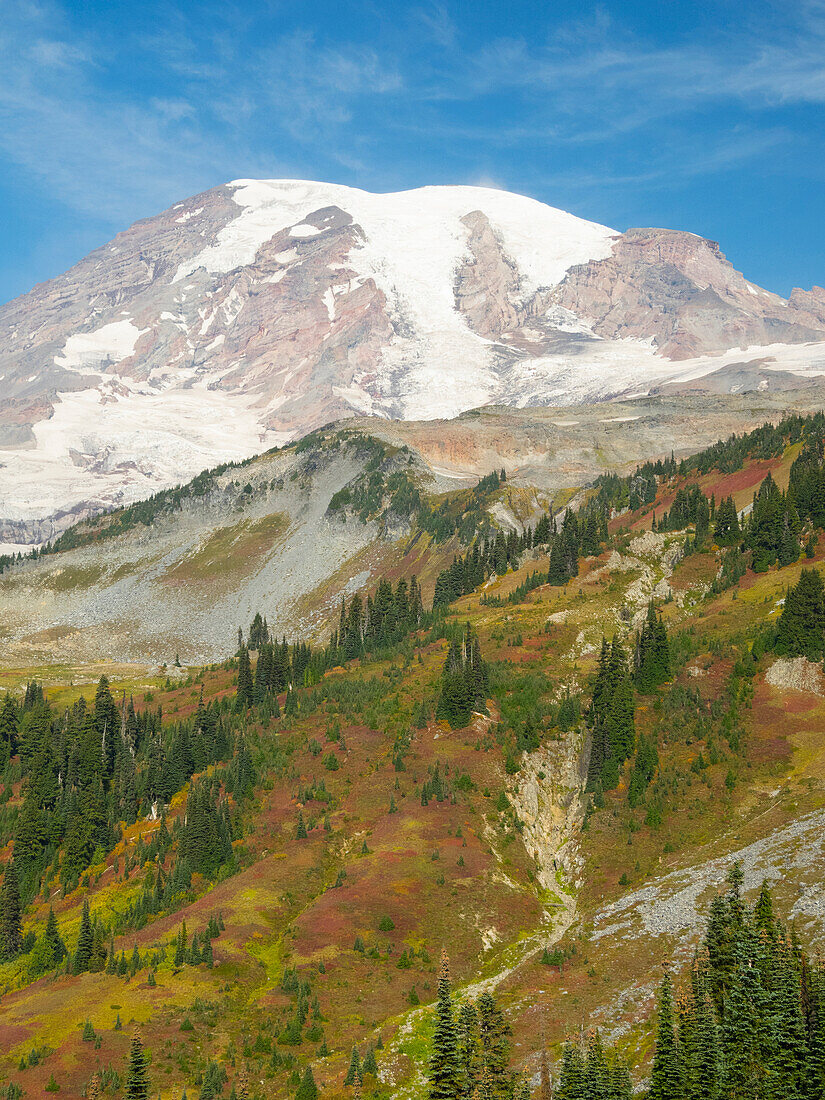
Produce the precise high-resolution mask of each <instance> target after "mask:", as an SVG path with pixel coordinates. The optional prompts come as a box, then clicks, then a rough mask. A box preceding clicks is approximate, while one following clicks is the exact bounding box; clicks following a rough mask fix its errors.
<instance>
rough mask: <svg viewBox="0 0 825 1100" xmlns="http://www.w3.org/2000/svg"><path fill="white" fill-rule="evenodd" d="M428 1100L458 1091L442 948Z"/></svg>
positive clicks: (445, 1099) (450, 1098) (446, 1099)
mask: <svg viewBox="0 0 825 1100" xmlns="http://www.w3.org/2000/svg"><path fill="white" fill-rule="evenodd" d="M429 1081H430V1086H429V1094H428V1095H429V1096H430V1100H455V1098H456V1097H457V1096H458V1093H459V1085H460V1078H459V1062H458V1036H457V1035H456V1026H455V1018H454V1016H453V1005H452V1001H451V997H450V962H449V959H448V958H447V952H446V950H442V952H441V967H440V970H439V973H438V1000H437V1002H436V1010H435V1031H434V1033H433V1041H432V1053H431V1055H430V1065H429Z"/></svg>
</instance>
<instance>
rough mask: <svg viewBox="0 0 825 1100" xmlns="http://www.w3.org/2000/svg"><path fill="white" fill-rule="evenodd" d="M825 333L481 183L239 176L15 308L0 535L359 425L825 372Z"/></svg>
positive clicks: (721, 271) (823, 324)
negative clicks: (711, 376) (403, 186)
mask: <svg viewBox="0 0 825 1100" xmlns="http://www.w3.org/2000/svg"><path fill="white" fill-rule="evenodd" d="M823 339H825V303H823V299H822V294H821V291H818V290H817V289H816V288H815V289H814V290H813V291H810V292H795V293H794V295H793V296H792V297H791V299H790V300H789V301H787V302H786V301H785V300H783V299H782V298H779V297H778V296H777V295H774V294H769V293H767V292H766V291H761V290H759V288H756V287H754V286H752V285H751V284H750V283H748V282H747V281H746V280H745V279H744V278H743V277H742V276H741V275H740V274H739V273H738V272H736V271H735V270H734V269H733V268H732V266H731V265H730V264H729V263H728V262H727V261H726V260H725V258H724V256H723V255H722V254H721V253H720V252H719V250H718V247H717V246H716V245H715V244H714V243H713V242H708V241H705V240H703V239H702V238H699V237H695V236H694V235H693V234H689V233H681V232H672V231H665V230H629V231H628V232H627V233H625V234H618V233H616V232H614V231H613V230H611V229H608V228H606V227H605V226H601V225H596V224H594V223H592V222H587V221H584V220H582V219H580V218H576V217H573V216H572V215H570V214H567V213H565V212H563V211H560V210H555V209H553V208H551V207H548V206H545V205H543V204H542V203H539V202H536V201H534V200H532V199H528V198H524V197H522V196H519V195H513V194H509V193H507V192H503V191H495V190H490V189H485V188H474V187H425V188H421V189H419V190H417V191H408V192H400V193H397V194H389V195H373V194H369V193H367V192H364V191H359V190H357V189H354V188H349V187H342V186H337V185H333V184H319V183H310V182H304V181H277V180H269V181H255V180H238V181H235V182H234V183H232V184H228V185H226V186H223V187H218V188H215V189H213V190H211V191H207V192H204V193H203V194H201V195H198V196H196V197H195V198H192V199H189V200H187V201H186V202H182V203H178V204H176V205H175V206H174V207H172V208H171V209H170V210H167V211H165V212H164V213H162V214H159V215H158V216H156V217H154V218H150V219H147V220H145V221H142V222H138V223H137V224H136V225H134V226H132V227H131V228H130V229H128V230H126V231H125V232H124V233H121V234H119V235H118V236H117V237H116V238H115V239H114V240H113V241H112V242H110V243H109V244H107V245H105V246H104V247H102V248H100V249H97V250H96V251H95V252H93V253H91V254H90V255H89V256H88V257H87V258H86V259H85V260H83V261H81V263H79V264H77V265H76V266H75V267H74V268H72V269H71V270H70V271H69V272H67V273H66V274H65V275H63V276H61V277H60V278H58V279H55V280H53V281H51V282H49V283H46V284H43V285H41V286H38V287H36V288H35V289H34V290H33V291H32V292H31V293H30V294H27V295H24V296H23V297H21V298H18V299H16V300H15V301H13V302H11V303H9V304H8V305H6V306H4V307H2V308H0V383H2V397H0V499H1V500H2V502H3V503H2V508H0V525H2V531H0V535H2V538H3V540H4V541H7V542H15V541H20V542H32V541H42V540H43V539H44V538H48V537H49V536H50V534H51V533H52V532H53V531H55V530H60V529H62V528H63V527H65V526H66V525H67V524H68V523H70V522H71V520H72V518H77V517H78V516H82V515H87V514H92V513H94V512H96V511H99V510H100V509H101V508H102V507H106V506H111V505H113V504H117V503H122V502H129V501H131V500H136V499H139V498H141V497H143V496H147V495H149V494H150V493H151V492H153V491H155V490H156V489H158V488H161V487H165V486H168V485H172V484H176V483H179V482H181V481H183V480H185V479H186V478H187V477H191V476H194V475H195V474H196V473H197V472H198V471H199V470H201V469H203V468H204V467H206V466H209V465H212V464H214V463H215V462H218V461H226V460H236V459H239V458H244V457H248V456H249V455H251V454H254V453H258V452H260V451H262V450H264V449H266V448H267V447H270V446H273V445H278V444H281V443H283V442H285V441H287V440H289V439H292V438H295V437H296V436H298V435H301V434H304V433H305V432H307V431H309V430H311V429H313V428H315V427H318V426H319V425H322V424H325V423H329V422H330V421H332V420H335V419H339V418H341V417H345V416H351V415H353V414H354V413H360V414H364V413H366V414H371V415H377V416H381V417H397V418H402V419H410V418H414V419H432V418H435V417H452V416H455V415H457V414H458V413H459V412H461V411H463V410H465V409H468V408H472V407H476V406H480V405H486V404H490V403H493V402H496V403H501V404H510V405H516V406H525V405H546V404H565V403H570V402H578V401H583V400H593V399H601V398H605V397H609V396H611V395H616V394H620V393H629V392H633V391H634V390H635V391H638V390H646V389H647V388H649V387H650V385H651V384H654V383H661V382H664V381H666V380H668V379H671V378H673V377H678V376H679V375H680V374H682V373H684V372H685V371H686V370H691V371H693V372H694V373H696V374H699V375H702V374H707V373H709V372H710V371H713V370H714V369H715V368H716V367H717V366H718V365H719V363H718V362H717V361H716V360H715V358H714V357H715V356H717V355H719V354H721V353H728V355H729V356H732V357H733V361H739V360H740V359H743V360H744V361H745V362H752V361H756V360H759V361H760V362H762V363H763V364H765V363H766V364H767V365H768V366H771V365H773V366H776V365H780V366H784V367H786V368H787V369H791V370H796V371H803V372H804V371H809V370H821V369H822V363H821V361H822V358H823V356H822V348H821V346H820V345H818V344H817V343H816V341H819V340H823ZM751 346H759V350H758V351H755V350H754V349H753V347H751ZM746 347H751V350H750V351H749V352H748V353H747V354H745V355H742V354H741V353H740V352H739V350H738V349H740V348H746ZM682 360H686V361H685V362H677V361H682ZM728 361H730V359H729V360H728ZM44 519H46V520H47V521H48V522H47V523H46V524H45V525H43V524H42V523H41V522H39V521H42V520H44Z"/></svg>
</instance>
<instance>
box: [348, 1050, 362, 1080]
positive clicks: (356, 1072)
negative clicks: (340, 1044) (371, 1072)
mask: <svg viewBox="0 0 825 1100" xmlns="http://www.w3.org/2000/svg"><path fill="white" fill-rule="evenodd" d="M360 1075H361V1059H360V1058H359V1056H358V1047H353V1048H352V1054H351V1055H350V1060H349V1069H348V1070H347V1075H346V1077H345V1078H344V1084H345V1085H354V1084H355V1082H356V1081H357V1080H358V1078H359V1077H360Z"/></svg>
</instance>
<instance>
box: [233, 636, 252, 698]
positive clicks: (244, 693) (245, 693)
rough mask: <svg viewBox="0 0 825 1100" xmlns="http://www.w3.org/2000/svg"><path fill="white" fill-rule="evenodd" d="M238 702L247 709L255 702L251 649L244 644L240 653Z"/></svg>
mask: <svg viewBox="0 0 825 1100" xmlns="http://www.w3.org/2000/svg"><path fill="white" fill-rule="evenodd" d="M236 702H237V705H238V707H239V708H241V709H242V710H246V709H247V708H248V707H251V706H252V704H253V703H254V702H255V684H254V681H253V679H252V666H251V665H250V662H249V650H248V649H247V648H246V646H245V645H242V646H241V648H240V652H239V653H238V688H237V692H236Z"/></svg>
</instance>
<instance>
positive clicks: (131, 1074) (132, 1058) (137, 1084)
mask: <svg viewBox="0 0 825 1100" xmlns="http://www.w3.org/2000/svg"><path fill="white" fill-rule="evenodd" d="M125 1100H149V1068H148V1059H147V1057H146V1051H145V1050H144V1049H143V1043H142V1042H141V1039H140V1035H139V1034H138V1032H137V1031H136V1032H135V1033H134V1034H133V1035H132V1042H131V1045H130V1047H129V1064H128V1066H127V1070H126V1093H125Z"/></svg>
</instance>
